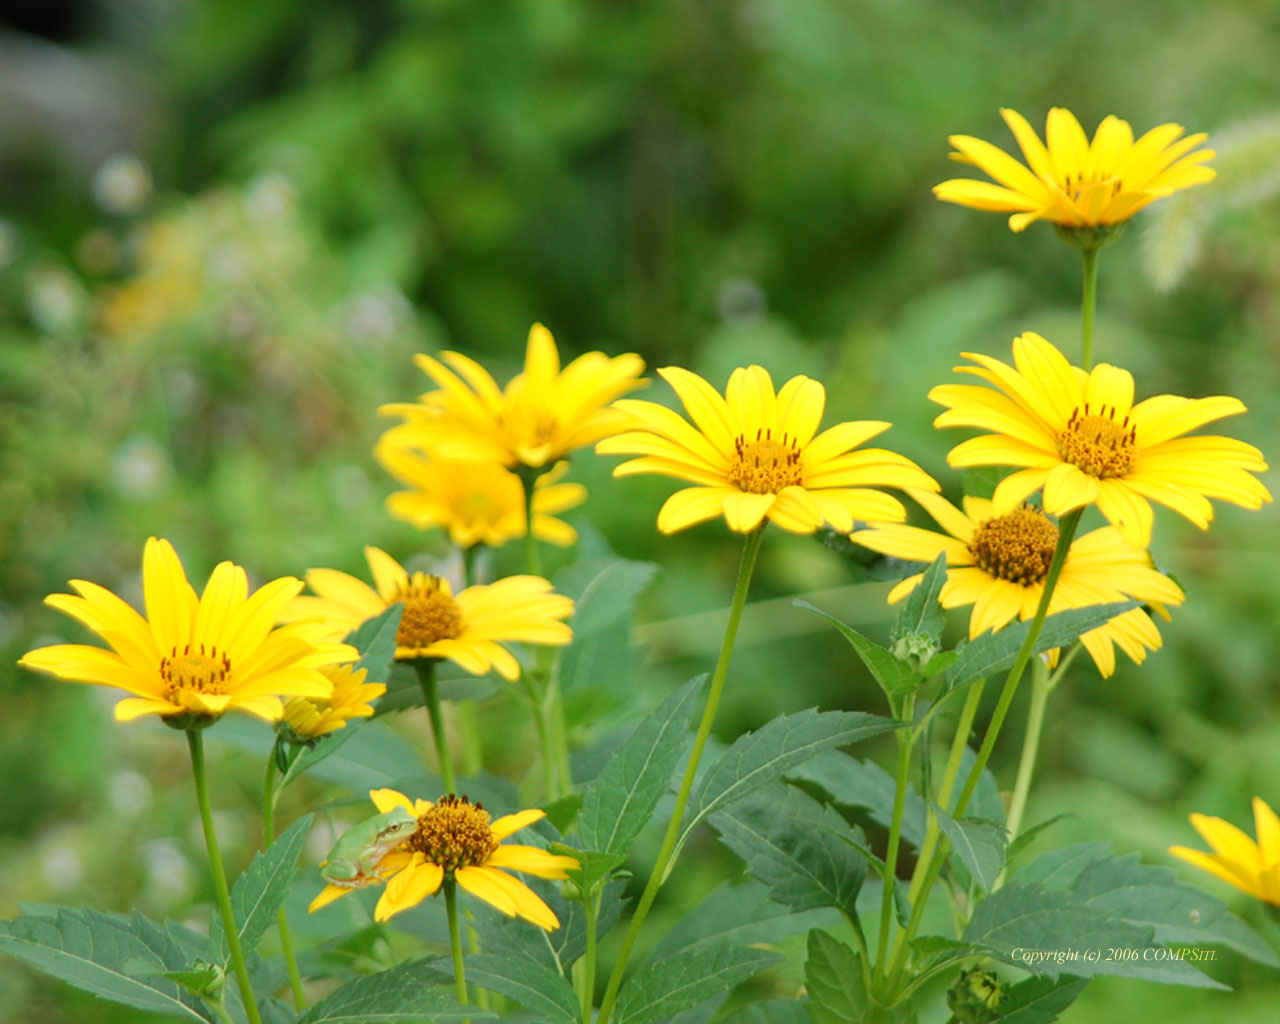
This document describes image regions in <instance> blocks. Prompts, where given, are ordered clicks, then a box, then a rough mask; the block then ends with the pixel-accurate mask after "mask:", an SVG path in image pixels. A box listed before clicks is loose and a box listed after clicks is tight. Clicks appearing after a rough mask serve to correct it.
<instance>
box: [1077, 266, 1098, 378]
mask: <svg viewBox="0 0 1280 1024" xmlns="http://www.w3.org/2000/svg"><path fill="white" fill-rule="evenodd" d="M1080 254H1081V256H1082V257H1083V258H1084V289H1083V295H1082V296H1081V302H1080V305H1081V340H1080V365H1081V366H1082V367H1084V369H1086V370H1089V369H1092V367H1093V314H1094V312H1095V310H1096V309H1097V308H1098V250H1097V249H1082V250H1080Z"/></svg>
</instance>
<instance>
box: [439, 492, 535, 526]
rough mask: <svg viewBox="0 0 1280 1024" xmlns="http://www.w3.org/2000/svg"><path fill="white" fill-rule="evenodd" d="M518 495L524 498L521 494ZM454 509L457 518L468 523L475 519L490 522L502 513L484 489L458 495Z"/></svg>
mask: <svg viewBox="0 0 1280 1024" xmlns="http://www.w3.org/2000/svg"><path fill="white" fill-rule="evenodd" d="M520 497H521V500H523V499H524V496H523V495H521V496H520ZM454 509H455V511H456V513H457V516H458V518H459V519H461V520H463V521H465V522H468V523H472V522H475V521H476V520H480V521H482V522H486V523H492V522H494V521H495V520H497V519H499V518H500V517H501V515H502V508H501V506H499V504H498V503H497V502H496V501H495V500H494V498H493V496H492V495H491V494H487V493H485V492H484V491H468V492H466V493H465V494H461V495H459V496H458V499H457V503H456V504H455V505H454Z"/></svg>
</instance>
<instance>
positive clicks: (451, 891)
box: [441, 878, 468, 1006]
mask: <svg viewBox="0 0 1280 1024" xmlns="http://www.w3.org/2000/svg"><path fill="white" fill-rule="evenodd" d="M441 888H443V889H444V910H445V915H446V916H447V917H448V918H449V948H450V949H451V950H452V951H453V983H454V986H455V988H456V989H457V992H458V1002H460V1003H461V1004H462V1005H463V1006H467V1005H468V1000H467V973H466V970H465V969H464V968H463V966H462V932H461V931H460V930H459V928H458V883H457V882H455V881H454V880H453V879H452V878H446V879H445V880H444V883H443V885H442V886H441Z"/></svg>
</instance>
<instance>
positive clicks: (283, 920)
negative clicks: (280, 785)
mask: <svg viewBox="0 0 1280 1024" xmlns="http://www.w3.org/2000/svg"><path fill="white" fill-rule="evenodd" d="M279 745H280V740H279V739H277V740H276V746H277V747H278V746H279ZM278 793H279V790H278V789H277V788H276V752H275V750H274V749H273V750H272V751H271V753H270V754H269V755H268V756H267V774H266V778H264V779H263V780H262V848H263V849H264V850H267V849H270V847H271V844H272V843H274V842H275V841H276V824H275V818H276V796H277V794H278ZM276 928H278V929H279V931H280V951H281V953H283V954H284V966H285V970H286V971H288V973H289V989H290V991H292V992H293V1007H294V1009H295V1010H299V1011H301V1010H304V1009H306V1006H307V996H306V993H305V991H304V990H303V988H302V973H301V972H300V971H299V970H298V958H297V955H296V954H295V953H294V949H293V932H292V931H290V929H289V915H288V914H286V913H285V909H284V907H283V906H281V907H280V909H279V910H277V911H276Z"/></svg>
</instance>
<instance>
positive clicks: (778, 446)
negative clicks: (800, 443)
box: [729, 430, 804, 494]
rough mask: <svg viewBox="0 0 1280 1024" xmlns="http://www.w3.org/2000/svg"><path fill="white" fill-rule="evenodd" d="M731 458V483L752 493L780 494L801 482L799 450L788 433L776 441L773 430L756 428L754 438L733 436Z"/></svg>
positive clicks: (802, 475)
mask: <svg viewBox="0 0 1280 1024" xmlns="http://www.w3.org/2000/svg"><path fill="white" fill-rule="evenodd" d="M733 448H734V453H733V458H732V459H730V461H729V482H730V483H731V484H734V485H735V486H736V487H737V488H738V490H740V491H747V492H748V493H750V494H777V493H778V492H779V491H781V490H782V489H783V488H784V487H792V486H795V485H796V484H798V483H800V481H801V480H802V479H803V478H804V473H803V472H802V471H801V469H800V449H799V448H797V447H796V443H795V442H794V441H791V440H788V439H787V435H786V434H783V435H782V437H780V438H778V439H777V440H774V438H773V437H772V436H771V434H770V431H768V430H766V431H763V432H761V431H759V430H757V431H756V438H755V440H754V441H748V440H747V439H746V438H744V437H743V436H742V435H741V434H739V435H738V436H737V437H735V438H734V439H733Z"/></svg>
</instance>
